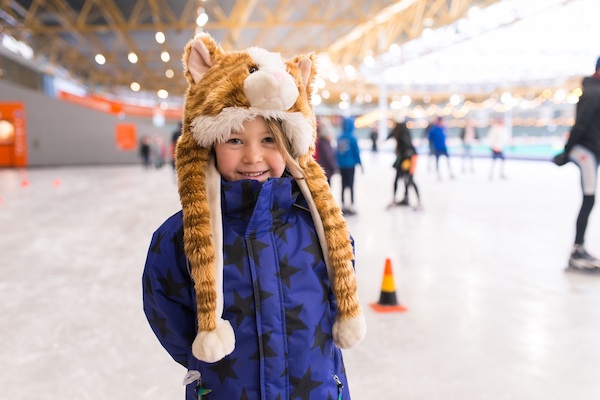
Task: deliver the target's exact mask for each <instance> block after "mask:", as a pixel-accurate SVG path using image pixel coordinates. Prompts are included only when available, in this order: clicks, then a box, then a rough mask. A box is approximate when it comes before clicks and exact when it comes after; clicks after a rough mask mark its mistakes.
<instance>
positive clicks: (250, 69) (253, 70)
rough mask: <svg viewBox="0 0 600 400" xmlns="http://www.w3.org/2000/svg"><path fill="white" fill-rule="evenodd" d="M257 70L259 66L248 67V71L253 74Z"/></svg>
mask: <svg viewBox="0 0 600 400" xmlns="http://www.w3.org/2000/svg"><path fill="white" fill-rule="evenodd" d="M256 71H258V68H257V67H249V68H248V72H250V73H251V74H253V73H255V72H256Z"/></svg>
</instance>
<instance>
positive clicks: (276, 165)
mask: <svg viewBox="0 0 600 400" xmlns="http://www.w3.org/2000/svg"><path fill="white" fill-rule="evenodd" d="M215 154H216V157H217V169H218V170H219V172H220V173H221V176H222V177H223V179H225V180H226V181H229V182H231V181H239V180H242V179H255V180H258V181H261V182H264V181H266V180H267V179H268V178H279V177H281V176H282V175H283V171H284V170H285V161H284V159H283V155H282V154H281V152H280V151H279V148H278V147H277V145H276V143H275V138H274V137H273V134H272V133H271V132H270V131H269V129H268V127H267V124H266V123H265V120H264V119H263V118H262V117H256V119H254V120H252V121H246V122H244V127H243V129H242V131H240V132H232V133H231V135H230V136H229V139H228V140H227V141H226V142H225V143H219V144H217V145H215Z"/></svg>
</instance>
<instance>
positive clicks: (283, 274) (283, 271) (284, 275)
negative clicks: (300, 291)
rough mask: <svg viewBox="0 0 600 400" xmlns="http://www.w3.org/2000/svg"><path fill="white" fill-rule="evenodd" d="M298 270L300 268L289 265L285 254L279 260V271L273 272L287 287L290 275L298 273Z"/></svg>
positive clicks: (289, 284) (289, 286)
mask: <svg viewBox="0 0 600 400" xmlns="http://www.w3.org/2000/svg"><path fill="white" fill-rule="evenodd" d="M299 271H301V269H300V268H296V267H292V266H291V265H289V263H288V256H287V254H286V255H284V256H283V258H282V259H281V261H280V262H279V271H278V272H277V273H275V276H276V277H277V278H278V279H281V281H282V282H283V283H284V285H285V286H287V287H288V289H289V288H291V282H290V278H291V277H292V275H294V274H296V273H298V272H299Z"/></svg>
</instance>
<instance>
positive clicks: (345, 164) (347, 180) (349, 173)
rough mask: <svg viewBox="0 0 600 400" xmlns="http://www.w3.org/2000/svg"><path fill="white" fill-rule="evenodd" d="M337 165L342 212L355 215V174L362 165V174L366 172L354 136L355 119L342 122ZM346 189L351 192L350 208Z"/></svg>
mask: <svg viewBox="0 0 600 400" xmlns="http://www.w3.org/2000/svg"><path fill="white" fill-rule="evenodd" d="M337 163H338V166H339V169H340V175H341V177H342V192H341V200H342V206H343V208H342V210H343V212H344V213H345V214H348V215H354V214H356V210H355V209H354V172H355V169H356V166H357V165H360V167H361V169H362V172H365V170H364V168H363V165H362V161H361V159H360V150H359V148H358V141H357V140H356V136H354V118H344V119H343V120H342V134H341V135H340V136H339V137H338V138H337ZM346 189H348V190H349V191H350V207H346V200H345V193H346Z"/></svg>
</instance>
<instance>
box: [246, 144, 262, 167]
mask: <svg viewBox="0 0 600 400" xmlns="http://www.w3.org/2000/svg"><path fill="white" fill-rule="evenodd" d="M262 158H263V156H262V151H261V149H260V146H258V145H255V144H250V145H247V146H245V148H244V156H243V157H242V161H243V162H244V163H246V164H255V163H257V162H260V161H262Z"/></svg>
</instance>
